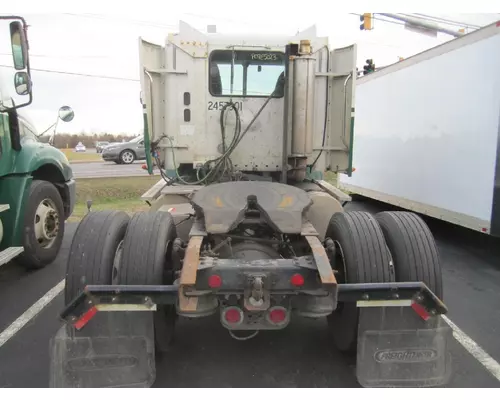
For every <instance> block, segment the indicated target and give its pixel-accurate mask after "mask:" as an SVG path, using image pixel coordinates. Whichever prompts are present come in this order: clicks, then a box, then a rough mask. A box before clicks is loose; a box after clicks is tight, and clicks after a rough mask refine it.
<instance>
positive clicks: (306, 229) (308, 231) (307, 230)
mask: <svg viewBox="0 0 500 400" xmlns="http://www.w3.org/2000/svg"><path fill="white" fill-rule="evenodd" d="M300 234H301V235H302V236H319V233H318V231H317V230H316V229H315V228H314V225H313V224H311V223H310V222H308V221H307V222H304V223H303V224H302V231H301V232H300Z"/></svg>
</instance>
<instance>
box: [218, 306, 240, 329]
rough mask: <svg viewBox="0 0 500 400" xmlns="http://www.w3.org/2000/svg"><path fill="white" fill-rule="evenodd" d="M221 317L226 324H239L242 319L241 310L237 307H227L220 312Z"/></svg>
mask: <svg viewBox="0 0 500 400" xmlns="http://www.w3.org/2000/svg"><path fill="white" fill-rule="evenodd" d="M222 318H223V319H224V321H225V322H226V323H228V324H231V325H235V324H239V323H241V322H242V321H243V311H242V310H241V309H240V308H238V307H228V308H226V309H225V310H224V311H223V312H222Z"/></svg>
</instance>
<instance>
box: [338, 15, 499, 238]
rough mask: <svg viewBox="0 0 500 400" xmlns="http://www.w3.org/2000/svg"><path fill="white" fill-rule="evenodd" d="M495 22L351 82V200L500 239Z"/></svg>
mask: <svg viewBox="0 0 500 400" xmlns="http://www.w3.org/2000/svg"><path fill="white" fill-rule="evenodd" d="M499 71H500V21H499V22H497V23H495V24H492V25H489V26H487V27H484V28H482V29H480V30H477V31H475V32H473V33H471V34H468V35H466V36H463V37H461V38H458V39H454V40H452V41H450V42H447V43H445V44H443V45H440V46H437V47H435V48H432V49H430V50H427V51H425V52H423V53H420V54H417V55H415V56H413V57H411V58H408V59H406V60H404V61H402V62H399V63H397V64H393V65H390V66H388V67H386V68H384V69H381V70H379V71H377V72H374V73H372V74H369V75H367V76H364V77H362V78H359V79H358V80H357V87H356V123H355V128H354V149H353V168H354V169H355V171H354V172H353V174H352V176H351V177H348V176H347V175H344V174H343V175H341V176H340V178H339V186H340V188H341V189H343V190H347V191H349V192H351V193H354V194H359V195H362V196H366V197H369V198H373V199H376V200H379V201H382V202H385V203H389V204H392V205H396V206H399V207H401V208H405V209H409V210H412V211H415V212H418V213H422V214H425V215H428V216H430V217H434V218H439V219H442V220H445V221H448V222H451V223H453V224H457V225H461V226H464V227H467V228H470V229H474V230H477V231H480V232H484V233H487V234H491V235H494V236H500V157H499V155H500V133H499V129H500V128H499V123H500V74H499Z"/></svg>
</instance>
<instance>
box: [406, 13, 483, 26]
mask: <svg viewBox="0 0 500 400" xmlns="http://www.w3.org/2000/svg"><path fill="white" fill-rule="evenodd" d="M419 16H420V17H419ZM412 17H414V18H422V19H428V20H433V21H436V22H442V23H444V24H448V25H454V26H465V27H467V28H469V27H470V28H473V29H481V27H480V26H478V25H473V24H468V23H463V22H458V21H452V20H449V19H445V18H441V17H434V16H432V15H427V14H420V13H415V15H412Z"/></svg>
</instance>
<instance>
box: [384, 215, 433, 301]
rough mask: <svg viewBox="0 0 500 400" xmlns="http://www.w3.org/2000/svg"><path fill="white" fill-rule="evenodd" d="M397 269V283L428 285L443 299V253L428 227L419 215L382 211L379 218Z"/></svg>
mask: <svg viewBox="0 0 500 400" xmlns="http://www.w3.org/2000/svg"><path fill="white" fill-rule="evenodd" d="M376 218H377V221H378V223H379V224H380V227H381V228H382V232H383V233H384V237H385V240H386V242H387V246H388V247H389V250H390V252H391V254H392V257H393V260H394V265H395V268H396V281H397V282H424V283H425V284H426V285H427V286H428V287H429V289H430V290H432V291H433V292H434V294H435V295H436V296H437V297H439V298H440V299H441V300H442V299H443V280H442V273H441V265H440V262H439V254H438V250H437V246H436V242H435V241H434V237H433V235H432V233H431V231H430V229H429V227H428V226H427V224H426V223H425V222H424V221H423V220H422V218H420V217H419V216H418V215H416V214H414V213H411V212H405V211H396V212H387V211H386V212H381V213H379V214H377V215H376Z"/></svg>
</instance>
